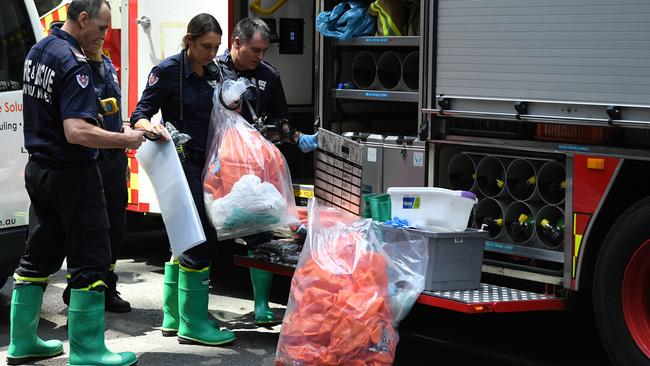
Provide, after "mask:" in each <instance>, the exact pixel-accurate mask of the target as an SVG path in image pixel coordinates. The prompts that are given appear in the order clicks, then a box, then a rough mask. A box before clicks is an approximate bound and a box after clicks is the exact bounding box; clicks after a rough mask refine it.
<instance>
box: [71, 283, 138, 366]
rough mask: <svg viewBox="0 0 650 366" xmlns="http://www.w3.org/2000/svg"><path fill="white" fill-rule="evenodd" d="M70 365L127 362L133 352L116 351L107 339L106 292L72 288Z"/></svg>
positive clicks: (106, 365) (121, 365) (133, 358)
mask: <svg viewBox="0 0 650 366" xmlns="http://www.w3.org/2000/svg"><path fill="white" fill-rule="evenodd" d="M68 337H69V338H70V359H69V360H68V366H82V365H83V366H91V365H92V366H128V365H133V364H135V363H136V362H138V359H137V358H136V356H135V353H133V352H120V353H114V352H111V351H109V350H108V349H107V348H106V344H105V343H104V293H103V292H99V291H85V290H78V289H72V290H71V291H70V306H69V307H68Z"/></svg>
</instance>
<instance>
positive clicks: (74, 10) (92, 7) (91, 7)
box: [68, 0, 111, 20]
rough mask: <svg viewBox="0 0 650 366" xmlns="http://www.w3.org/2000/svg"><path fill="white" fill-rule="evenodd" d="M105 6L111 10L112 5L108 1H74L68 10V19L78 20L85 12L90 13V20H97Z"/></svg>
mask: <svg viewBox="0 0 650 366" xmlns="http://www.w3.org/2000/svg"><path fill="white" fill-rule="evenodd" d="M103 4H106V6H108V8H109V9H110V8H111V4H109V3H108V1H106V0H72V2H71V3H70V7H69V8H68V19H70V20H77V19H79V14H81V13H82V12H84V11H85V12H86V13H88V15H89V16H90V19H95V18H97V16H98V15H99V10H100V9H101V8H102V5H103Z"/></svg>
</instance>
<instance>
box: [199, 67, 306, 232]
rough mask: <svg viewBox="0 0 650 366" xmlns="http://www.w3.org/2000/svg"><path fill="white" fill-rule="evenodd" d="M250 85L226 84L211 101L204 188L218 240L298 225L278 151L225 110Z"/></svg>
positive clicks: (287, 176) (244, 82) (284, 164)
mask: <svg viewBox="0 0 650 366" xmlns="http://www.w3.org/2000/svg"><path fill="white" fill-rule="evenodd" d="M249 85H250V83H249V82H248V80H247V79H245V78H240V79H239V80H236V81H234V80H225V81H224V82H223V83H222V84H221V85H218V86H217V88H215V92H214V96H213V98H212V101H213V104H214V106H213V108H212V115H211V117H210V131H211V137H212V139H211V142H210V150H209V153H208V155H207V156H208V160H207V161H206V166H205V169H204V180H203V187H204V201H205V208H206V212H207V216H208V218H209V219H210V222H211V224H212V226H213V227H214V228H215V229H216V231H217V237H218V238H219V240H222V239H228V238H234V237H242V236H246V235H251V234H256V233H260V232H264V231H270V230H271V229H273V228H275V227H278V226H283V225H290V224H294V223H296V222H297V221H298V220H297V214H296V207H295V200H294V197H293V188H292V184H291V174H290V172H289V168H288V165H287V162H286V161H285V159H284V157H283V156H282V153H281V152H280V150H278V148H277V147H275V145H273V144H272V143H270V142H269V141H267V140H266V139H265V138H264V136H263V135H262V134H261V133H260V132H259V131H257V130H256V129H255V128H253V127H252V126H251V125H250V124H249V123H248V122H246V120H245V119H244V118H243V117H242V116H241V115H240V114H239V113H238V112H237V111H236V110H231V109H228V108H226V107H225V106H224V104H225V105H228V106H236V104H237V101H238V100H239V98H240V97H241V95H242V94H243V93H244V92H245V91H246V88H247V87H248V86H249ZM222 88H223V93H222V94H221V96H220V95H219V94H220V93H221V89H222ZM222 101H223V103H222Z"/></svg>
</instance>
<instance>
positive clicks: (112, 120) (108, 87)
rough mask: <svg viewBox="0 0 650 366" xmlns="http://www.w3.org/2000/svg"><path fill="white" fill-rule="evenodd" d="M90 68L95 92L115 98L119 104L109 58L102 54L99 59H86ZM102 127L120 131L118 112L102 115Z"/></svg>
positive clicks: (119, 93) (113, 69)
mask: <svg viewBox="0 0 650 366" xmlns="http://www.w3.org/2000/svg"><path fill="white" fill-rule="evenodd" d="M88 63H89V64H90V68H91V70H92V75H93V78H92V81H93V87H94V88H95V93H96V94H97V96H98V97H99V98H101V99H106V98H115V99H117V105H118V106H119V105H120V99H121V92H120V84H119V82H118V80H117V70H115V66H113V63H112V62H111V59H110V58H108V57H106V56H105V55H102V60H101V61H93V60H88ZM103 124H104V129H105V130H107V131H111V132H120V131H122V116H121V114H120V113H115V114H111V115H110V116H104V122H103Z"/></svg>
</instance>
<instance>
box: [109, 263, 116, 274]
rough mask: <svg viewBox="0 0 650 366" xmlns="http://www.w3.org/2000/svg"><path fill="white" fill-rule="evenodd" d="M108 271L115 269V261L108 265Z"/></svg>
mask: <svg viewBox="0 0 650 366" xmlns="http://www.w3.org/2000/svg"><path fill="white" fill-rule="evenodd" d="M108 271H109V272H113V271H115V263H113V264H111V265H110V266H108Z"/></svg>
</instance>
